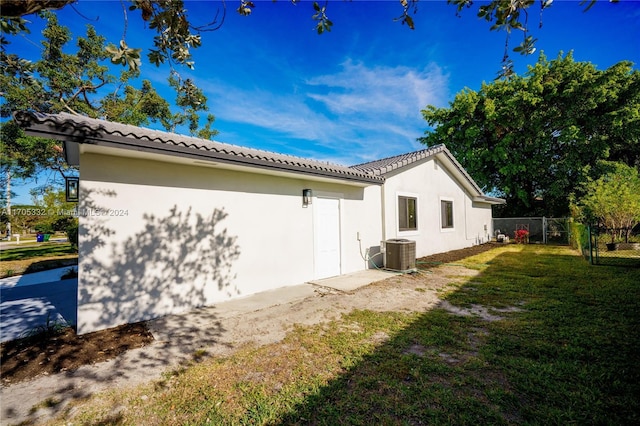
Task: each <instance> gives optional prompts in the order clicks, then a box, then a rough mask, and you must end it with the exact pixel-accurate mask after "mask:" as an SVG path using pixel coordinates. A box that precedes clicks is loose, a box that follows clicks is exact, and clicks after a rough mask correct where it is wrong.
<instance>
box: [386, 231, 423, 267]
mask: <svg viewBox="0 0 640 426" xmlns="http://www.w3.org/2000/svg"><path fill="white" fill-rule="evenodd" d="M385 250H386V251H385V253H386V254H385V264H384V266H385V268H387V269H391V270H394V271H401V272H405V271H409V270H413V269H415V268H416V242H415V241H410V240H404V239H395V240H387V241H385Z"/></svg>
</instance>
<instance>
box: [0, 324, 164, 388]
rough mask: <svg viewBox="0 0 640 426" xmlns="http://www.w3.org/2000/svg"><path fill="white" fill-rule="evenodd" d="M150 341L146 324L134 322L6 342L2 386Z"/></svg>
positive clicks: (95, 360)
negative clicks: (83, 333) (81, 333)
mask: <svg viewBox="0 0 640 426" xmlns="http://www.w3.org/2000/svg"><path fill="white" fill-rule="evenodd" d="M152 341H153V336H152V335H151V333H150V332H149V330H148V329H147V326H146V324H145V323H136V324H127V325H123V326H120V327H116V328H112V329H109V330H104V331H99V332H96V333H90V334H85V335H82V336H78V335H77V334H76V333H75V331H74V330H73V328H71V327H66V328H64V329H61V330H51V331H45V332H43V333H40V334H37V335H34V336H31V337H25V338H23V339H18V340H13V341H10V342H5V343H2V344H1V345H0V346H1V349H2V351H1V354H0V363H1V367H0V370H1V375H2V385H3V386H7V385H11V384H12V383H17V382H20V381H23V380H29V379H32V378H34V377H37V376H40V375H49V374H55V373H60V372H62V371H73V370H76V369H77V368H78V367H80V366H82V365H86V364H95V363H98V362H102V361H107V360H109V359H112V358H114V357H116V356H118V355H120V354H121V353H123V352H126V351H128V350H129V349H134V348H140V347H143V346H146V345H148V344H150V343H151V342H152Z"/></svg>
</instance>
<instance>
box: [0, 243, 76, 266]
mask: <svg viewBox="0 0 640 426" xmlns="http://www.w3.org/2000/svg"><path fill="white" fill-rule="evenodd" d="M69 254H77V250H76V249H74V248H73V247H72V246H71V244H70V243H39V245H37V246H29V247H16V248H10V249H4V250H2V252H0V261H3V262H4V261H11V260H28V259H34V258H38V257H54V256H66V255H69Z"/></svg>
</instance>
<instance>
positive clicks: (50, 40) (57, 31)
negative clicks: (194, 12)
mask: <svg viewBox="0 0 640 426" xmlns="http://www.w3.org/2000/svg"><path fill="white" fill-rule="evenodd" d="M174 3H175V4H177V3H179V2H171V5H174ZM172 7H173V6H172ZM40 16H41V17H42V18H43V19H45V20H46V26H45V29H44V30H43V32H42V35H43V37H44V39H43V41H42V55H41V58H40V59H39V60H38V61H36V62H30V61H26V60H24V59H21V58H20V57H19V56H18V55H16V54H9V53H7V52H6V51H5V49H3V50H2V51H1V52H0V64H2V73H1V74H0V91H1V92H2V93H3V96H4V98H5V101H6V102H4V103H3V104H2V105H1V106H0V115H1V116H2V117H9V116H10V115H11V114H12V113H13V112H14V111H20V110H27V111H38V112H44V113H58V112H62V111H66V112H72V113H78V114H84V115H87V116H89V117H94V118H98V117H100V118H106V119H108V120H111V121H116V122H122V123H126V124H132V125H138V126H139V125H146V124H149V123H152V122H153V123H160V124H161V125H162V126H163V127H164V128H165V129H166V130H174V129H175V128H176V126H179V125H181V124H184V123H186V124H188V128H189V132H190V133H191V134H192V135H200V134H201V135H205V136H209V137H213V136H215V135H216V134H217V131H215V130H213V129H212V128H211V126H212V123H213V120H214V119H213V116H209V117H207V118H206V121H205V125H204V127H203V128H200V123H199V122H200V114H201V113H202V112H206V111H207V110H208V107H207V105H206V103H207V98H206V96H204V94H203V93H202V91H201V90H200V89H198V88H197V87H195V85H194V84H193V82H191V81H190V80H186V82H182V81H181V80H180V78H179V74H177V73H175V72H174V73H173V74H172V76H171V77H170V85H171V86H172V87H173V88H174V89H176V94H177V98H176V104H177V106H178V107H179V108H180V109H181V111H180V112H177V113H175V114H174V113H172V111H171V108H170V105H169V103H168V102H167V101H166V100H164V99H163V98H162V97H161V96H160V95H159V94H158V93H157V91H156V90H155V88H154V87H153V86H152V84H151V82H150V81H149V80H142V82H141V87H140V88H136V87H134V86H133V85H132V84H131V82H132V81H135V79H137V78H138V77H139V75H140V72H139V70H138V67H139V65H140V49H134V48H130V47H128V46H127V44H126V42H124V40H123V41H121V42H120V43H119V47H116V46H113V45H108V46H107V45H106V44H105V43H106V39H105V37H103V36H101V35H99V34H98V33H97V32H96V30H95V28H94V27H93V26H91V25H87V29H86V34H85V36H84V37H82V36H80V37H75V39H76V49H75V51H73V49H72V48H71V46H69V43H70V41H71V40H72V39H73V37H72V34H71V33H70V30H69V29H68V28H67V27H65V26H62V25H60V24H59V22H58V19H57V16H56V15H55V14H54V13H52V12H41V14H40ZM173 19H175V18H172V22H173ZM189 40H190V41H189V42H190V43H192V44H198V43H195V42H194V41H193V40H191V38H189ZM110 62H111V63H114V64H124V65H127V64H128V65H130V66H129V68H128V69H126V70H122V69H121V70H120V71H119V72H118V73H117V74H115V73H114V72H113V71H114V70H115V69H117V68H114V67H112V66H110V65H109V63H110ZM176 76H177V77H176ZM175 80H178V81H179V83H178V84H173V81H175ZM107 88H111V89H112V90H105V89H107ZM105 93H106V94H105Z"/></svg>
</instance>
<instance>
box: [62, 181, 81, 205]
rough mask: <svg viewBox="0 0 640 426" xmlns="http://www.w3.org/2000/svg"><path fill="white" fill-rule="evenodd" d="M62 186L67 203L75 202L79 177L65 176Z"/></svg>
mask: <svg viewBox="0 0 640 426" xmlns="http://www.w3.org/2000/svg"><path fill="white" fill-rule="evenodd" d="M64 186H65V195H66V199H67V203H77V202H78V198H79V193H80V179H79V178H77V177H66V176H65V178H64Z"/></svg>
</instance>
